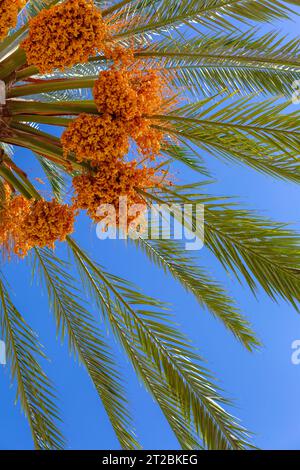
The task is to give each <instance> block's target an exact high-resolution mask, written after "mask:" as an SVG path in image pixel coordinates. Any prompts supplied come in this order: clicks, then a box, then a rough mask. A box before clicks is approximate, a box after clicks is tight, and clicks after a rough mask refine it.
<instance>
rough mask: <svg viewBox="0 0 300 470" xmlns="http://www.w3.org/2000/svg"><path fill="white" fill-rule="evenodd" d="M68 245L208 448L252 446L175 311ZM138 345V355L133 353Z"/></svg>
mask: <svg viewBox="0 0 300 470" xmlns="http://www.w3.org/2000/svg"><path fill="white" fill-rule="evenodd" d="M68 243H69V246H70V248H71V250H72V252H73V255H74V257H75V260H76V261H77V265H78V267H79V269H80V272H81V275H82V276H83V277H84V279H85V282H87V281H88V283H89V285H90V290H92V292H93V293H94V295H95V296H96V297H98V303H100V305H101V307H102V312H103V313H104V314H105V316H106V318H107V319H108V320H109V321H110V322H111V324H112V327H113V330H114V331H115V332H117V335H118V338H119V339H120V340H121V341H122V343H123V344H124V343H125V347H126V351H127V353H129V357H130V359H131V361H132V363H133V365H134V366H135V367H136V369H138V370H139V371H140V370H141V367H142V365H141V364H140V359H139V357H140V356H141V355H142V356H143V357H144V358H145V361H146V362H147V364H148V365H149V366H148V367H152V368H153V367H154V368H155V370H156V371H158V372H159V374H160V375H163V377H164V380H165V381H166V383H167V384H168V387H170V388H171V389H172V390H173V391H174V394H175V397H176V401H177V406H178V407H179V409H180V410H181V413H182V415H183V416H184V417H185V422H187V423H192V428H193V429H195V432H196V433H197V434H198V435H199V437H200V438H201V439H202V440H203V443H204V445H205V446H206V447H208V448H209V449H242V448H247V447H249V446H250V444H249V442H248V435H247V432H246V431H245V430H244V429H243V428H242V427H241V426H240V425H239V424H238V423H237V421H236V420H235V419H234V418H233V417H232V416H231V415H229V414H228V413H227V412H226V411H225V410H224V409H223V408H222V407H221V406H220V403H224V402H226V401H224V399H223V398H222V397H221V396H220V394H219V393H218V392H217V390H216V388H215V386H214V384H213V383H212V381H211V379H210V376H209V375H208V374H207V372H206V370H205V369H204V368H203V367H202V365H201V359H200V358H199V356H198V355H197V354H195V352H194V351H193V350H192V348H191V347H190V346H189V345H188V343H187V340H186V338H185V337H184V335H182V334H181V333H180V332H179V330H178V329H176V328H175V327H174V325H173V322H170V320H169V317H170V315H169V314H168V313H164V312H163V309H164V305H163V304H161V303H160V302H159V301H157V300H155V299H153V298H151V297H148V296H145V295H143V294H141V293H140V292H138V291H137V290H136V289H135V288H134V287H133V286H131V285H130V284H129V283H128V282H127V281H124V280H123V279H121V278H119V277H117V276H113V275H111V274H108V273H107V272H105V271H104V270H103V268H102V267H101V266H99V265H96V264H95V263H93V261H92V260H91V259H90V258H89V256H88V255H87V254H86V253H85V252H83V251H82V250H81V249H80V248H79V246H78V245H77V243H76V242H75V241H74V240H72V239H71V238H68ZM99 295H100V297H99ZM132 348H133V350H132ZM136 348H138V349H139V353H138V358H136V357H135V356H134V351H135V350H136ZM143 375H144V374H143ZM143 378H144V377H143ZM146 384H147V382H146ZM148 386H149V383H148ZM182 438H183V436H182Z"/></svg>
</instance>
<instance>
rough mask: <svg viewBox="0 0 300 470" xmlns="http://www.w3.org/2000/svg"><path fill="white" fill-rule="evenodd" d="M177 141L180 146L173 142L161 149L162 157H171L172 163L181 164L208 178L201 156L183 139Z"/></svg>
mask: <svg viewBox="0 0 300 470" xmlns="http://www.w3.org/2000/svg"><path fill="white" fill-rule="evenodd" d="M178 141H180V145H177V144H175V143H174V142H168V144H167V145H166V146H165V147H163V148H162V151H163V153H164V155H166V156H167V157H171V158H172V160H174V161H177V162H180V163H183V164H184V165H186V166H188V167H190V168H191V169H192V170H194V171H197V172H198V173H200V174H202V175H204V176H210V174H209V171H208V170H207V168H206V167H205V164H204V161H203V159H202V157H201V155H199V153H198V152H197V150H196V149H195V147H193V146H192V145H190V144H189V143H188V142H187V141H186V140H184V139H178Z"/></svg>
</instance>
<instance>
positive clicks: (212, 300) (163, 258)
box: [136, 238, 259, 351]
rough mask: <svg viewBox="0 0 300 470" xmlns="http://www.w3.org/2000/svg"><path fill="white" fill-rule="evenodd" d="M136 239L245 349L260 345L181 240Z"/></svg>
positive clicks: (233, 305)
mask: <svg viewBox="0 0 300 470" xmlns="http://www.w3.org/2000/svg"><path fill="white" fill-rule="evenodd" d="M136 243H137V244H138V246H140V248H141V249H142V250H143V251H144V252H145V253H146V254H147V255H148V257H149V258H150V260H151V261H153V262H154V263H156V264H157V265H158V266H160V267H161V268H162V269H164V271H165V272H166V273H170V274H171V275H172V276H173V277H174V278H175V279H176V280H178V281H179V282H180V283H181V284H182V285H183V286H184V288H185V289H186V290H187V291H188V292H191V293H192V294H193V295H194V296H195V297H196V299H197V300H198V302H199V303H200V305H201V306H204V307H206V308H207V309H208V310H209V311H210V312H211V313H212V314H213V315H215V316H216V317H217V318H219V319H220V320H221V321H222V322H223V323H224V325H225V327H226V328H228V330H230V331H231V332H232V333H233V334H234V335H235V336H236V338H238V340H239V341H241V343H242V344H243V345H244V346H245V347H246V348H247V349H249V350H250V351H251V350H253V349H255V348H256V347H257V346H259V341H258V340H257V339H256V337H255V334H254V332H253V330H252V328H251V326H250V324H249V323H248V322H247V320H246V319H245V318H243V316H242V315H241V314H240V312H239V311H238V309H237V308H236V306H235V304H234V302H233V300H232V299H231V298H230V297H229V296H228V294H227V293H226V292H225V290H224V289H223V288H222V287H221V286H220V284H218V283H217V282H216V281H214V280H213V279H212V278H211V277H210V276H209V275H208V273H206V272H205V270H203V269H201V267H199V266H198V265H197V264H196V260H195V259H194V257H193V256H192V255H191V253H190V252H188V251H186V250H185V249H184V247H183V246H182V244H181V243H180V242H178V241H175V240H145V239H143V238H139V239H137V240H136Z"/></svg>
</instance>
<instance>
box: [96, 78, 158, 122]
mask: <svg viewBox="0 0 300 470" xmlns="http://www.w3.org/2000/svg"><path fill="white" fill-rule="evenodd" d="M163 93H164V83H163V80H162V78H161V75H160V74H159V73H158V72H156V71H155V70H151V71H149V72H144V71H140V70H136V71H128V70H124V69H121V70H114V69H113V70H107V71H104V72H100V74H99V77H98V79H97V81H96V82H95V85H94V90H93V94H94V99H95V103H96V105H97V108H98V110H99V112H102V113H108V114H111V115H114V116H117V117H122V118H123V119H125V120H131V119H134V118H136V117H141V116H143V115H144V114H145V115H151V114H153V113H155V112H157V111H158V110H159V108H160V107H161V105H162V101H163Z"/></svg>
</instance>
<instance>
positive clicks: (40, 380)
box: [0, 275, 65, 450]
mask: <svg viewBox="0 0 300 470" xmlns="http://www.w3.org/2000/svg"><path fill="white" fill-rule="evenodd" d="M1 276H2V275H1ZM0 326H1V333H2V334H1V337H2V338H3V339H4V340H5V343H6V350H7V357H8V360H9V363H10V366H11V376H12V379H13V380H16V381H17V396H18V398H19V399H20V402H21V406H22V408H23V410H24V412H25V414H26V417H27V419H28V421H29V425H30V429H31V433H32V437H33V441H34V445H35V448H36V449H52V450H53V449H62V448H63V447H64V444H65V443H64V438H63V436H62V434H61V432H60V431H59V429H58V427H57V421H59V420H60V418H59V415H58V409H57V406H56V404H55V395H54V390H53V387H52V385H51V383H50V382H49V379H48V377H47V376H46V374H45V373H44V372H43V370H42V368H41V366H40V365H39V363H38V362H37V359H36V358H37V357H40V358H41V357H42V358H45V355H44V353H43V352H42V351H41V348H40V346H39V344H38V342H37V338H36V335H35V334H34V333H33V331H32V330H31V328H30V327H29V326H28V325H27V324H26V322H25V320H24V318H23V317H22V315H21V314H20V313H19V312H18V310H17V308H16V307H15V306H14V304H13V303H12V301H11V298H10V296H9V293H8V290H7V288H6V286H5V283H4V280H3V279H0Z"/></svg>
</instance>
